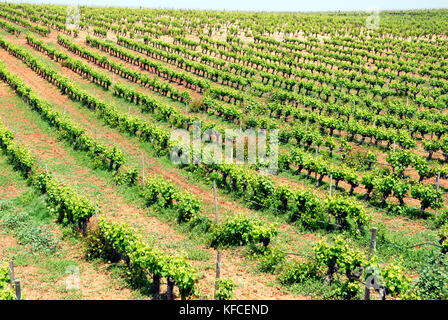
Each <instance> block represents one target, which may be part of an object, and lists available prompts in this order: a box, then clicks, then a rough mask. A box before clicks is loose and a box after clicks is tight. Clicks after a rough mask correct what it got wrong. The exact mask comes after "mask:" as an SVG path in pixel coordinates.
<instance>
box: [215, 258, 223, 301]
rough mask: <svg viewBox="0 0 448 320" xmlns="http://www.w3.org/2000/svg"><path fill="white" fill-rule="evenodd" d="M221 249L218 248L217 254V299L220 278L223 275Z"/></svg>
mask: <svg viewBox="0 0 448 320" xmlns="http://www.w3.org/2000/svg"><path fill="white" fill-rule="evenodd" d="M221 255H222V253H221V251H220V250H218V253H217V254H216V279H215V299H216V291H217V290H218V279H219V278H220V277H221Z"/></svg>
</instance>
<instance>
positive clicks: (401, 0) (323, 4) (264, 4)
mask: <svg viewBox="0 0 448 320" xmlns="http://www.w3.org/2000/svg"><path fill="white" fill-rule="evenodd" d="M6 2H15V3H17V2H27V3H38V4H39V3H54V4H67V5H95V6H117V7H140V6H142V7H147V8H175V9H204V10H206V9H210V10H239V11H337V10H340V11H353V10H356V11H366V10H372V9H376V10H394V9H437V8H448V1H447V0H424V1H422V0H368V1H360V0H344V1H342V0H306V1H304V0H218V1H216V0H26V1H20V0H7V1H6Z"/></svg>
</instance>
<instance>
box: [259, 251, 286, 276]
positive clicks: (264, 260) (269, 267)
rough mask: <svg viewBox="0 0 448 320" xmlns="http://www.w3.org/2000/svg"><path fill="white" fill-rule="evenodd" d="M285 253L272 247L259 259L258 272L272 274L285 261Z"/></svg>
mask: <svg viewBox="0 0 448 320" xmlns="http://www.w3.org/2000/svg"><path fill="white" fill-rule="evenodd" d="M285 258H286V253H285V252H284V251H282V250H281V249H279V248H276V247H273V248H269V249H267V250H266V251H265V253H264V255H263V256H261V257H260V263H259V267H260V271H261V272H268V273H274V272H275V271H276V270H277V269H278V268H279V267H280V266H281V265H282V264H283V262H284V261H285Z"/></svg>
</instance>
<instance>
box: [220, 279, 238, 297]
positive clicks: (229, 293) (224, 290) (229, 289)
mask: <svg viewBox="0 0 448 320" xmlns="http://www.w3.org/2000/svg"><path fill="white" fill-rule="evenodd" d="M234 290H235V283H234V282H233V280H231V279H223V278H219V279H217V280H216V300H230V299H232V298H233V291H234Z"/></svg>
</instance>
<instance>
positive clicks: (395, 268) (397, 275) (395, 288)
mask: <svg viewBox="0 0 448 320" xmlns="http://www.w3.org/2000/svg"><path fill="white" fill-rule="evenodd" d="M404 272H405V271H404V268H403V267H402V266H401V265H400V264H394V263H391V264H389V265H388V266H387V267H385V268H384V269H383V273H382V274H383V279H384V281H385V282H386V292H387V294H388V295H391V296H392V297H395V296H397V295H399V294H402V293H405V292H406V291H407V290H408V289H409V287H410V284H411V280H410V279H409V278H408V277H406V275H405V274H404Z"/></svg>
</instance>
